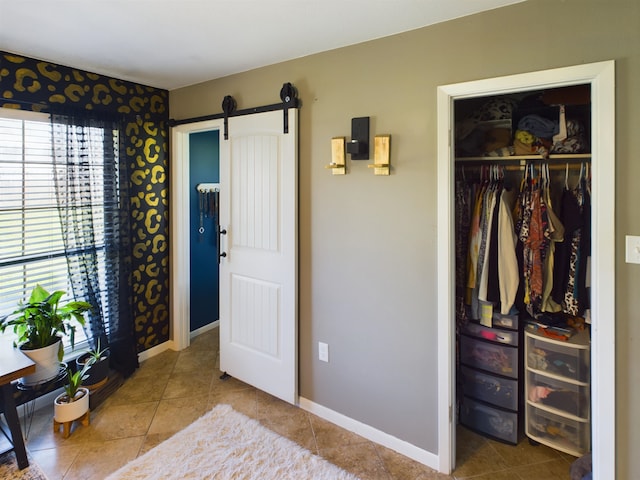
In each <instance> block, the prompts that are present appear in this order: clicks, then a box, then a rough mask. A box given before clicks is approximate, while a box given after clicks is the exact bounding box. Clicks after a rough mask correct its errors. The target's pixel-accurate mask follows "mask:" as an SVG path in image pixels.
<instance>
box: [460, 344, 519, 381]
mask: <svg viewBox="0 0 640 480" xmlns="http://www.w3.org/2000/svg"><path fill="white" fill-rule="evenodd" d="M460 360H461V362H462V363H463V364H465V365H469V366H472V367H474V368H480V369H482V370H486V371H488V372H493V373H497V374H498V375H504V376H507V377H511V378H518V349H517V348H516V347H512V346H510V345H499V344H496V343H491V342H486V341H484V340H479V339H475V338H472V337H469V336H467V335H460Z"/></svg>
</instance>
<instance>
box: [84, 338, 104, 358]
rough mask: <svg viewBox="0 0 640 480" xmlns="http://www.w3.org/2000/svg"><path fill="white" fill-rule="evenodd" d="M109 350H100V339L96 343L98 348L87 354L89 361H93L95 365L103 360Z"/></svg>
mask: <svg viewBox="0 0 640 480" xmlns="http://www.w3.org/2000/svg"><path fill="white" fill-rule="evenodd" d="M107 350H109V347H105V348H103V349H100V339H98V341H97V342H96V348H92V349H91V350H89V351H88V352H87V355H88V357H89V359H92V360H93V363H96V362H99V361H100V360H102V357H103V356H104V354H105V353H107Z"/></svg>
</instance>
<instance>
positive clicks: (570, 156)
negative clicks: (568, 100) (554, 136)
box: [455, 153, 591, 163]
mask: <svg viewBox="0 0 640 480" xmlns="http://www.w3.org/2000/svg"><path fill="white" fill-rule="evenodd" d="M590 159H591V154H590V153H552V154H551V155H549V158H544V157H542V156H541V155H510V156H508V157H487V156H480V157H456V159H455V160H456V162H491V163H502V162H510V161H522V160H536V161H539V162H549V161H553V160H559V161H566V160H577V161H585V160H590Z"/></svg>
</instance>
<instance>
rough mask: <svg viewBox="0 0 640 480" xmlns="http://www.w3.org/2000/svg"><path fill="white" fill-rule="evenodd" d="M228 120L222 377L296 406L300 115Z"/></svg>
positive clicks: (223, 176)
mask: <svg viewBox="0 0 640 480" xmlns="http://www.w3.org/2000/svg"><path fill="white" fill-rule="evenodd" d="M287 113H288V115H289V121H288V124H289V133H286V134H285V133H283V124H284V121H283V115H284V113H283V111H282V110H280V111H274V112H266V113H256V114H251V115H244V116H238V117H231V118H229V125H228V136H229V138H228V140H224V139H223V138H222V137H221V139H220V183H221V185H226V188H222V189H221V198H220V225H221V229H222V230H223V231H224V230H226V233H225V234H222V235H221V236H220V238H221V240H220V242H221V243H220V245H221V248H220V250H221V252H222V255H223V256H222V257H221V259H220V369H221V370H222V371H223V372H226V373H227V374H229V375H231V376H232V377H235V378H237V379H238V380H242V381H243V382H246V383H248V384H250V385H253V386H255V387H256V388H259V389H260V390H263V391H265V392H267V393H270V394H272V395H274V396H276V397H278V398H281V399H282V400H285V401H287V402H289V403H296V402H297V399H298V391H297V378H298V372H297V366H298V348H297V347H298V278H297V272H298V265H297V260H298V137H297V135H298V133H297V123H298V122H297V110H296V109H289V110H288V112H287Z"/></svg>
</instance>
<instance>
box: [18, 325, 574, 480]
mask: <svg viewBox="0 0 640 480" xmlns="http://www.w3.org/2000/svg"><path fill="white" fill-rule="evenodd" d="M217 355H218V329H217V328H216V329H213V330H211V331H209V332H207V333H205V334H203V335H200V336H199V337H197V338H195V339H194V340H193V341H192V343H191V346H190V347H189V348H188V349H186V350H184V351H182V352H173V351H166V352H163V353H162V354H160V355H157V356H155V357H153V358H150V359H149V360H147V361H145V362H143V363H142V365H141V366H140V368H139V369H138V370H137V371H136V373H135V374H134V375H132V376H131V377H130V378H129V379H128V380H127V381H126V382H125V383H124V385H123V386H122V387H120V389H119V390H117V391H116V392H115V393H114V394H113V395H112V396H111V397H109V398H108V399H107V400H106V401H105V402H104V403H103V404H102V405H100V406H99V407H98V408H97V409H96V410H95V411H93V412H91V425H90V426H89V427H83V426H82V425H77V426H76V425H75V424H74V429H73V430H72V433H71V435H70V436H69V438H67V439H63V438H62V436H61V435H60V433H54V432H53V427H52V419H53V407H51V409H49V408H42V409H40V410H38V411H37V412H36V413H35V414H34V415H33V417H32V420H31V424H30V427H29V431H28V438H27V448H28V449H29V451H30V453H31V456H32V457H33V458H34V460H35V461H36V462H37V463H38V464H39V465H40V467H41V468H42V469H43V470H44V471H45V472H46V474H47V476H48V477H49V479H50V480H62V479H64V480H75V479H81V480H90V479H103V478H104V477H105V476H106V475H108V474H109V473H111V472H113V471H114V470H116V469H118V468H119V467H121V466H122V465H124V464H125V463H127V462H128V461H130V460H132V459H134V458H135V457H136V456H138V455H141V454H142V453H144V452H146V451H147V450H149V449H151V448H153V447H154V446H155V445H158V444H159V443H160V442H162V441H163V440H165V439H166V438H168V437H170V436H171V435H172V434H174V433H176V432H177V431H179V430H180V429H182V428H184V427H186V426H187V425H189V424H190V423H191V422H193V421H194V420H196V419H197V418H198V417H200V416H201V415H203V414H204V413H205V412H206V411H207V410H208V409H210V408H211V407H212V406H213V405H215V404H218V403H228V404H230V405H232V406H233V408H234V409H236V410H237V411H239V412H242V413H244V414H245V415H247V416H249V417H253V418H256V419H258V420H259V421H260V422H261V423H262V424H263V425H265V426H266V427H267V428H270V429H272V430H273V431H275V432H277V433H279V434H281V435H283V436H285V437H288V438H290V439H291V440H293V441H295V442H297V443H298V444H300V445H301V446H303V447H305V448H307V449H308V450H310V451H312V452H314V453H317V454H319V455H321V456H323V457H324V458H326V459H328V460H329V461H331V462H333V463H335V464H336V465H338V466H340V467H342V468H344V469H345V470H348V471H350V472H352V473H354V474H356V475H358V476H359V477H360V478H361V479H362V480H429V479H469V478H473V479H474V480H489V479H490V480H507V479H508V480H534V479H535V480H555V479H563V480H566V479H569V478H570V476H569V466H570V464H571V462H572V461H573V457H570V456H568V455H564V454H561V453H558V452H556V451H555V450H552V449H550V448H547V447H545V446H537V447H532V446H531V445H529V442H528V441H526V440H525V441H523V442H521V444H520V445H518V446H516V447H514V446H509V445H504V444H502V443H499V442H493V441H490V440H486V439H484V438H483V437H481V436H478V435H476V434H474V433H472V432H470V431H468V430H466V429H463V428H460V430H459V432H458V462H457V463H458V467H457V469H456V471H455V472H454V474H453V476H447V475H442V474H439V473H437V472H435V471H433V470H431V469H430V468H428V467H426V466H424V465H421V464H420V463H417V462H414V461H412V460H410V459H408V458H406V457H404V456H402V455H399V454H398V453H395V452H394V451H392V450H389V449H387V448H385V447H382V446H380V445H377V444H374V443H372V442H370V441H368V440H366V439H364V438H362V437H360V436H358V435H356V434H353V433H351V432H349V431H347V430H344V429H342V428H339V427H337V426H335V425H333V424H331V423H329V422H327V421H325V420H323V419H321V418H319V417H317V416H315V415H313V414H310V413H308V412H306V411H304V410H301V409H298V408H296V407H293V406H291V405H288V404H286V403H284V402H282V401H280V400H278V399H275V398H274V397H272V396H270V395H268V394H266V393H264V392H261V391H259V390H256V389H255V388H253V387H250V386H248V385H246V384H244V383H242V382H240V381H237V380H235V379H232V378H231V379H227V380H225V381H223V380H220V378H219V377H220V374H221V372H220V371H219V370H218V368H217V365H218V363H217V362H218V358H217ZM195 367H197V368H195ZM301 480H302V479H301Z"/></svg>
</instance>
